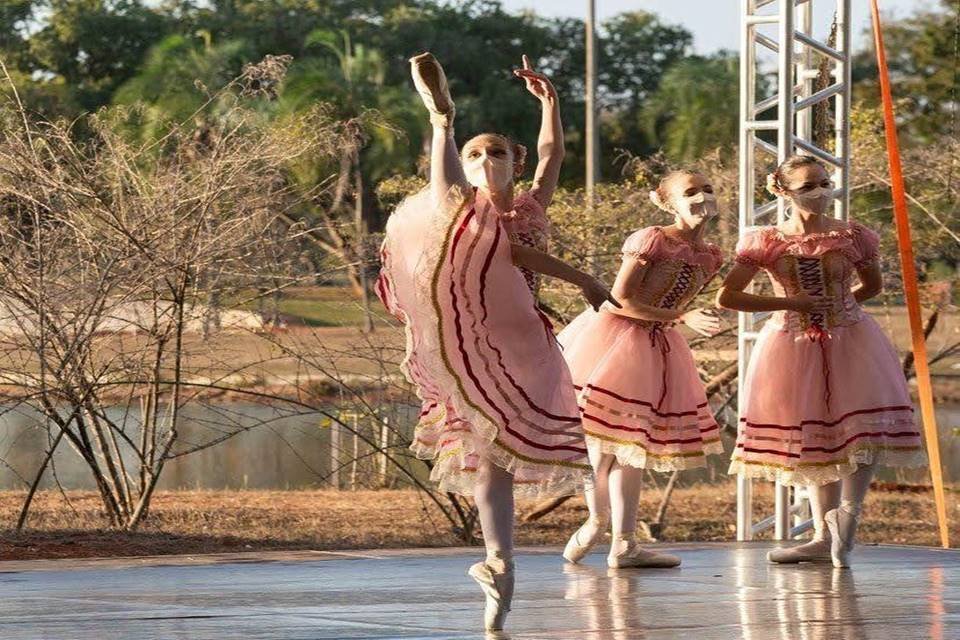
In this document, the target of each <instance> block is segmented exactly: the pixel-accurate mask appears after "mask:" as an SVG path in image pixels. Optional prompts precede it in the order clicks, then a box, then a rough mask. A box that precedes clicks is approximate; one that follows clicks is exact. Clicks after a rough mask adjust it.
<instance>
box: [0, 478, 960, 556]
mask: <svg viewBox="0 0 960 640" xmlns="http://www.w3.org/2000/svg"><path fill="white" fill-rule="evenodd" d="M756 493H757V495H758V506H757V514H758V515H759V514H761V513H766V512H769V510H770V509H771V506H770V505H771V496H772V493H771V491H770V490H769V488H768V487H766V486H765V485H759V486H758V487H757V490H756ZM69 496H70V501H71V503H72V509H74V510H75V512H74V511H73V510H72V509H71V508H70V507H69V506H68V505H67V504H66V503H65V502H64V500H63V498H62V497H61V496H60V495H59V494H57V493H54V492H45V493H42V494H40V495H39V496H38V498H37V501H36V503H35V506H34V509H33V511H32V514H31V518H30V521H29V527H30V528H29V530H27V531H25V532H23V533H20V534H17V533H15V532H14V531H12V525H13V523H14V522H16V517H17V512H18V507H19V504H20V500H21V499H22V494H21V493H18V492H2V493H0V519H2V520H0V522H2V523H3V525H2V526H3V529H2V530H0V559H2V560H24V559H39V558H80V557H108V556H140V555H165V554H199V553H216V552H230V551H258V550H280V549H326V550H333V549H364V548H389V547H393V548H397V547H437V546H451V545H459V544H461V543H460V542H458V540H457V538H456V537H455V536H454V535H453V534H452V533H451V532H450V530H449V527H448V525H447V523H446V521H445V520H444V519H443V517H442V516H441V515H440V513H439V512H438V511H437V509H436V508H435V507H434V506H433V505H432V504H431V503H429V502H426V501H424V500H422V499H421V496H420V495H418V494H417V493H415V492H413V491H358V492H349V491H341V492H337V491H167V492H158V493H157V495H156V498H155V500H154V505H153V508H152V509H151V512H150V515H149V517H148V519H147V521H146V522H145V523H144V525H143V526H142V527H141V528H140V530H139V531H137V532H134V533H118V532H115V531H110V530H106V529H104V528H103V527H104V524H103V520H102V518H101V514H100V506H99V500H98V498H97V496H96V495H95V494H93V493H89V492H74V493H71V494H69ZM948 498H949V500H950V508H951V512H952V521H953V528H952V536H953V539H954V541H960V526H958V523H957V518H956V514H957V513H958V511H960V509H958V500H960V498H958V494H957V493H956V492H951V493H949V494H948ZM658 499H659V496H658V492H655V491H653V490H651V491H647V492H645V495H644V497H643V499H642V503H641V511H640V513H641V518H644V517H652V514H653V513H654V511H655V509H656V505H657V501H658ZM530 506H531V505H530V504H528V503H524V504H520V505H518V508H519V509H520V510H523V509H526V508H529V507H530ZM585 513H586V511H585V508H584V505H583V501H582V500H581V499H579V498H576V499H574V500H571V501H569V502H568V503H566V504H565V505H563V506H562V507H561V508H559V509H557V510H556V511H554V512H553V513H551V514H549V515H548V516H546V517H545V518H543V519H542V520H541V521H539V522H536V523H532V524H521V525H520V526H519V527H518V530H517V543H518V544H521V545H540V544H562V543H563V542H565V541H566V538H567V536H569V535H570V533H571V532H572V531H573V530H574V529H575V528H576V527H577V526H578V525H579V524H580V523H581V522H582V520H583V518H584V515H585ZM734 514H735V499H734V485H733V484H732V483H728V484H724V485H719V486H696V487H687V488H680V489H678V490H677V491H676V492H675V493H674V499H673V502H672V505H671V509H670V512H669V514H668V523H667V528H666V531H665V535H664V537H665V539H666V540H669V541H692V540H732V539H733V537H734V528H733V522H734ZM933 522H934V510H933V498H932V494H931V493H930V492H928V491H924V492H909V493H906V492H896V491H883V490H875V491H873V492H872V493H871V495H870V497H869V498H868V504H867V507H866V518H865V521H864V523H863V526H862V528H861V535H860V537H861V539H862V540H863V541H865V542H887V543H902V544H924V545H933V544H936V543H937V533H936V527H935V525H934V524H933Z"/></svg>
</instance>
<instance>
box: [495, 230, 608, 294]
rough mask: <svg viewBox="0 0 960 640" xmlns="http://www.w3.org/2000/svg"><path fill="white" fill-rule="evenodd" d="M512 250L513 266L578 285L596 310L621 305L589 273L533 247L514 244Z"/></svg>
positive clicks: (603, 285) (604, 286)
mask: <svg viewBox="0 0 960 640" xmlns="http://www.w3.org/2000/svg"><path fill="white" fill-rule="evenodd" d="M511 249H512V252H513V264H515V265H517V266H518V267H525V268H527V269H529V270H530V271H536V272H537V273H542V274H543V275H545V276H552V277H554V278H560V279H561V280H564V281H566V282H569V283H570V284H575V285H577V286H578V287H580V290H581V291H582V292H583V297H584V298H586V299H587V302H589V303H590V305H591V306H592V307H593V308H594V309H599V308H600V305H602V304H603V303H605V302H609V303H610V304H612V305H613V306H615V307H619V306H620V303H619V302H617V301H616V299H614V297H613V296H612V295H611V294H610V290H609V289H608V288H607V287H606V285H605V284H603V283H602V282H600V280H598V279H596V278H594V277H593V276H591V275H590V274H589V273H585V272H583V271H580V270H579V269H577V268H575V267H572V266H570V265H569V264H567V263H566V262H564V261H563V260H560V259H559V258H554V257H553V256H551V255H550V254H547V253H544V252H542V251H538V250H537V249H534V248H533V247H528V246H525V245H522V244H514V245H511Z"/></svg>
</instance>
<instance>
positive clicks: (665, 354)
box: [558, 309, 723, 471]
mask: <svg viewBox="0 0 960 640" xmlns="http://www.w3.org/2000/svg"><path fill="white" fill-rule="evenodd" d="M558 339H559V341H560V343H561V345H563V355H564V358H566V360H567V364H568V365H569V366H570V373H571V375H572V376H573V381H574V384H576V386H577V391H578V404H579V408H580V413H581V417H582V418H583V428H584V433H585V434H586V436H587V444H588V446H589V447H590V449H591V452H592V453H608V454H612V455H614V456H616V458H617V461H618V462H619V463H620V464H623V465H630V466H633V467H641V468H647V469H653V470H655V471H672V470H676V469H690V468H694V467H702V466H705V464H706V456H707V455H709V454H720V453H723V445H722V444H721V442H720V431H719V427H718V425H717V422H716V420H714V418H713V414H712V412H711V410H710V407H709V405H708V404H707V398H706V394H705V393H704V388H703V383H702V382H701V380H700V376H699V374H698V373H697V368H696V364H695V363H694V360H693V354H692V353H691V351H690V347H689V346H688V345H687V342H686V340H685V339H684V338H683V336H682V335H681V334H680V332H679V331H677V330H676V329H674V328H663V327H658V326H652V325H651V324H650V323H645V322H641V321H637V320H633V319H630V318H625V317H623V316H619V315H616V314H613V313H610V312H607V311H600V312H595V311H593V310H591V309H588V310H587V311H584V312H583V313H582V314H580V315H579V316H578V317H577V318H576V319H574V321H573V322H571V323H570V324H569V325H568V326H567V327H566V328H565V329H564V330H563V331H562V332H561V333H560V335H559V336H558Z"/></svg>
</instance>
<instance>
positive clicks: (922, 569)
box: [0, 543, 960, 640]
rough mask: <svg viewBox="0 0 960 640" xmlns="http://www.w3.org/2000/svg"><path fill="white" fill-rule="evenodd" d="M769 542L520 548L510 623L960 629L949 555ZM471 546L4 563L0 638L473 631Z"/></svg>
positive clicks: (757, 635)
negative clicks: (835, 557) (673, 556)
mask: <svg viewBox="0 0 960 640" xmlns="http://www.w3.org/2000/svg"><path fill="white" fill-rule="evenodd" d="M770 546H771V545H769V544H764V543H747V544H685V545H665V546H664V547H663V548H664V549H665V550H672V551H675V552H677V553H679V554H680V555H681V556H682V557H683V562H684V564H683V567H682V568H679V569H671V570H660V571H652V570H619V571H609V570H608V569H607V568H606V564H605V562H604V560H605V557H604V556H603V555H601V554H600V553H597V554H594V555H592V556H590V557H589V558H588V559H587V562H586V563H585V564H584V565H581V566H577V567H573V566H570V565H565V564H564V563H563V562H562V560H561V558H560V556H559V549H524V550H522V552H521V553H520V554H519V556H518V562H517V564H518V582H517V594H516V598H515V600H514V608H513V612H512V613H511V616H510V618H509V620H508V626H509V629H508V633H507V634H504V635H503V636H501V637H504V638H514V639H521V638H523V639H537V640H547V639H555V638H570V639H577V640H581V639H597V640H600V639H604V640H606V639H612V640H626V639H628V638H629V639H631V640H633V639H639V638H655V639H659V638H664V639H666V638H678V639H679V638H696V639H697V640H711V639H714V638H716V639H718V640H729V639H732V638H744V639H746V640H761V639H762V640H768V639H776V640H837V639H863V640H867V639H869V640H874V639H878V638H880V639H883V638H891V639H893V638H896V639H897V640H903V639H913V638H917V639H924V640H926V639H932V640H948V639H956V638H960V552H958V551H943V550H937V549H926V548H920V547H893V546H879V547H877V546H867V547H859V548H858V550H857V553H856V555H855V561H856V564H855V566H854V568H853V569H852V570H835V569H833V568H832V567H831V566H829V565H801V566H798V567H776V566H770V565H768V564H767V563H766V561H765V558H764V556H765V554H766V552H767V550H768V549H769V548H770ZM479 557H480V551H479V550H478V549H437V550H404V551H371V552H357V553H350V552H347V553H325V552H288V553H267V554H235V555H234V554H231V555H227V556H195V557H182V556H177V557H166V558H149V559H140V560H137V559H129V560H95V561H34V562H0V638H4V639H5V640H14V639H23V638H70V639H76V640H85V639H96V640H117V639H120V638H137V639H148V638H151V639H152V638H157V639H160V638H163V639H165V640H166V639H173V638H177V639H184V640H187V639H188V640H206V639H212V638H217V639H220V638H244V639H255V638H271V639H273V638H276V639H281V638H282V639H284V640H296V639H320V638H336V639H337V640H347V639H351V638H451V639H454V638H456V639H460V638H483V637H484V636H483V633H482V632H480V628H481V609H482V597H481V594H480V590H479V588H478V587H477V586H476V585H475V584H474V583H473V581H472V580H470V579H469V578H468V577H467V576H466V575H465V574H464V572H465V571H466V569H467V567H468V566H469V565H470V564H471V563H472V562H474V561H476V560H477V559H478V558H479Z"/></svg>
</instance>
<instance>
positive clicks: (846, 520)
mask: <svg viewBox="0 0 960 640" xmlns="http://www.w3.org/2000/svg"><path fill="white" fill-rule="evenodd" d="M823 519H824V520H825V521H826V523H827V528H828V529H830V538H831V540H830V558H831V560H833V566H834V567H836V568H838V569H846V568H848V567H849V566H850V553H851V552H852V551H853V536H854V533H855V532H856V530H857V522H858V520H859V518H858V517H857V516H856V515H854V514H852V513H850V512H849V511H847V510H846V509H844V508H843V507H842V506H841V507H840V508H839V509H832V510H830V511H827V513H826V514H825V515H824V516H823Z"/></svg>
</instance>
